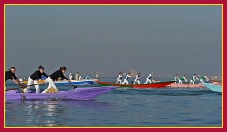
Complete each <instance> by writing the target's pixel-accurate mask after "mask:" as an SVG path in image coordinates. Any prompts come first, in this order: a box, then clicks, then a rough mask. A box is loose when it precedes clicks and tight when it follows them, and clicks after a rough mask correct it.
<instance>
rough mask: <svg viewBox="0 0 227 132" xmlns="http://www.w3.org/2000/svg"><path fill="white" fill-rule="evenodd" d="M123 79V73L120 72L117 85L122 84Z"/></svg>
mask: <svg viewBox="0 0 227 132" xmlns="http://www.w3.org/2000/svg"><path fill="white" fill-rule="evenodd" d="M122 78H123V73H122V72H119V74H118V78H117V82H116V84H117V83H119V84H121V83H122Z"/></svg>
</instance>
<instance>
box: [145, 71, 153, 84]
mask: <svg viewBox="0 0 227 132" xmlns="http://www.w3.org/2000/svg"><path fill="white" fill-rule="evenodd" d="M152 79H153V72H152V73H150V74H149V75H148V77H147V78H146V82H145V83H144V84H147V83H148V82H149V83H151V80H152Z"/></svg>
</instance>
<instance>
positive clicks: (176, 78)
mask: <svg viewBox="0 0 227 132" xmlns="http://www.w3.org/2000/svg"><path fill="white" fill-rule="evenodd" d="M173 80H174V81H175V84H177V80H178V81H179V80H180V79H179V76H178V74H177V75H176V76H175V77H174V78H173Z"/></svg>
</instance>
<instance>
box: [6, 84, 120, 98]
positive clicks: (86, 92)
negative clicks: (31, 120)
mask: <svg viewBox="0 0 227 132" xmlns="http://www.w3.org/2000/svg"><path fill="white" fill-rule="evenodd" d="M116 88H117V87H115V86H107V87H89V88H76V89H74V90H68V91H59V92H56V93H21V92H19V91H18V90H8V91H6V93H5V95H6V96H5V97H6V100H21V99H22V100H43V99H44V100H91V99H93V98H95V97H97V96H100V95H102V94H104V93H107V92H109V91H111V90H113V89H116Z"/></svg>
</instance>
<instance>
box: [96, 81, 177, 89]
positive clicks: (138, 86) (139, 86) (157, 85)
mask: <svg viewBox="0 0 227 132" xmlns="http://www.w3.org/2000/svg"><path fill="white" fill-rule="evenodd" d="M96 82H97V83H98V84H99V85H102V86H120V87H132V88H164V87H166V86H167V85H169V84H171V83H174V82H175V81H167V82H156V83H151V84H116V83H112V82H102V81H96Z"/></svg>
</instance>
